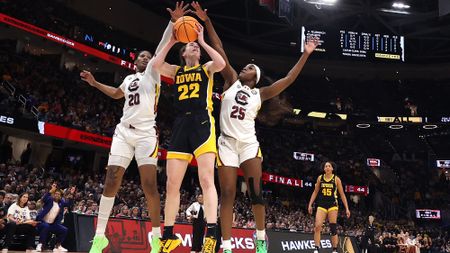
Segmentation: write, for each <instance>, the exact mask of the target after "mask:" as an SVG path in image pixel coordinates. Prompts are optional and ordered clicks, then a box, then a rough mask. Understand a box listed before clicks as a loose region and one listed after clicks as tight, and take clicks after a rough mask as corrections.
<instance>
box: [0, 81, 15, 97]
mask: <svg viewBox="0 0 450 253" xmlns="http://www.w3.org/2000/svg"><path fill="white" fill-rule="evenodd" d="M2 86H3V88H5V90H7V91H8V92H9V95H10V96H14V94H15V92H16V87H14V85H12V84H11V83H10V82H8V81H3V82H2Z"/></svg>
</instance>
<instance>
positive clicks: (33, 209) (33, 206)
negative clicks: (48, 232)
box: [28, 201, 38, 220]
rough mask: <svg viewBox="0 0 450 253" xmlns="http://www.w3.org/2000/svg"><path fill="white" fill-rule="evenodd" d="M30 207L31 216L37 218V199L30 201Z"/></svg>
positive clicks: (33, 218)
mask: <svg viewBox="0 0 450 253" xmlns="http://www.w3.org/2000/svg"><path fill="white" fill-rule="evenodd" d="M28 209H29V210H30V217H31V219H32V220H36V217H37V215H38V211H37V210H36V202H35V201H29V202H28Z"/></svg>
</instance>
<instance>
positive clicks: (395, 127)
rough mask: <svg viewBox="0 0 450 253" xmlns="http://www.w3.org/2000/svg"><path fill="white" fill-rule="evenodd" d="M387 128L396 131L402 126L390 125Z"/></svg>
mask: <svg viewBox="0 0 450 253" xmlns="http://www.w3.org/2000/svg"><path fill="white" fill-rule="evenodd" d="M389 128H390V129H395V130H397V129H402V128H403V125H390V126H389Z"/></svg>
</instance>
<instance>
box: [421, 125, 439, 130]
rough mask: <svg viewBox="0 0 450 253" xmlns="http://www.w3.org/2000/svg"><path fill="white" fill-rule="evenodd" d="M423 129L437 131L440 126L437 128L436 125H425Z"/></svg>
mask: <svg viewBox="0 0 450 253" xmlns="http://www.w3.org/2000/svg"><path fill="white" fill-rule="evenodd" d="M422 128H423V129H427V130H431V129H436V128H438V126H436V125H423V127H422Z"/></svg>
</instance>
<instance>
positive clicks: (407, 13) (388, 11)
mask: <svg viewBox="0 0 450 253" xmlns="http://www.w3.org/2000/svg"><path fill="white" fill-rule="evenodd" d="M379 11H382V12H387V13H395V14H402V15H409V14H411V12H409V11H404V10H400V9H386V8H381V9H379Z"/></svg>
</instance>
